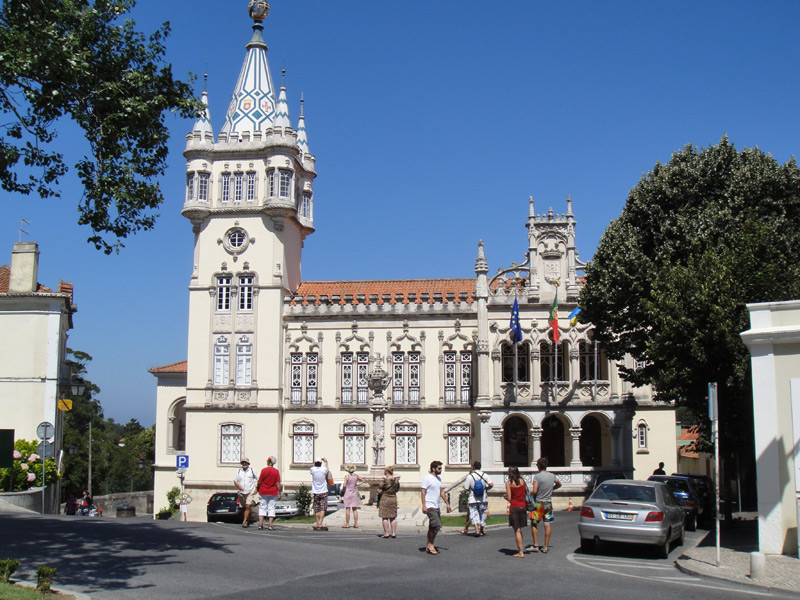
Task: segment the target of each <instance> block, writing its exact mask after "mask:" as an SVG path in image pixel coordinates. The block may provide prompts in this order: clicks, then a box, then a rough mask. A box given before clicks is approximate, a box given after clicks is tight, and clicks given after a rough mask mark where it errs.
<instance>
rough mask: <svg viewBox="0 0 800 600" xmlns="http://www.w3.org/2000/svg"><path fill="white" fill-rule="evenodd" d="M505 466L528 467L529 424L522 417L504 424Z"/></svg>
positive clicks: (529, 461)
mask: <svg viewBox="0 0 800 600" xmlns="http://www.w3.org/2000/svg"><path fill="white" fill-rule="evenodd" d="M503 464H504V465H505V466H507V467H527V466H530V464H531V460H530V458H529V456H528V424H527V423H526V422H525V419H523V418H522V417H511V418H510V419H508V420H507V421H506V422H505V423H504V424H503Z"/></svg>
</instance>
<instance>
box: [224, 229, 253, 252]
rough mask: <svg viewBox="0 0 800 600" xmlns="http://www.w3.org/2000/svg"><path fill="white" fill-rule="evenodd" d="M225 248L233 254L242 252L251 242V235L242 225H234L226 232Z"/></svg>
mask: <svg viewBox="0 0 800 600" xmlns="http://www.w3.org/2000/svg"><path fill="white" fill-rule="evenodd" d="M224 242H225V249H226V250H227V251H228V252H230V253H231V254H240V253H242V252H244V251H245V249H246V248H247V245H248V244H249V243H250V236H248V235H247V232H246V231H245V230H244V229H242V228H241V227H232V228H231V229H229V230H228V231H227V232H226V233H225V240H224Z"/></svg>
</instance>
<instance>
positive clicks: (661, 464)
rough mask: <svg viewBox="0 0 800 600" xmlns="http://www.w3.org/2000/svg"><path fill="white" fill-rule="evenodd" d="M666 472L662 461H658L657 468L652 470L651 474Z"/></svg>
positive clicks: (664, 473) (663, 473)
mask: <svg viewBox="0 0 800 600" xmlns="http://www.w3.org/2000/svg"><path fill="white" fill-rule="evenodd" d="M666 474H667V472H666V471H665V470H664V463H663V462H660V463H658V468H657V469H655V470H654V471H653V475H666Z"/></svg>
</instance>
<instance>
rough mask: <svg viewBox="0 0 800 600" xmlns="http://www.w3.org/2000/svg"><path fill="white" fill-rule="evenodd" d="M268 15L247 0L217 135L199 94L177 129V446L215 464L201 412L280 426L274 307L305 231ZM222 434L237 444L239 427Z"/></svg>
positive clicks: (292, 282) (292, 280) (287, 289)
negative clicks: (196, 113)
mask: <svg viewBox="0 0 800 600" xmlns="http://www.w3.org/2000/svg"><path fill="white" fill-rule="evenodd" d="M268 12H269V5H268V3H267V2H265V1H255V0H254V1H253V2H250V6H249V13H250V16H251V17H252V18H253V21H254V24H253V36H252V38H251V39H250V42H249V43H248V44H247V46H246V55H245V59H244V64H243V65H242V70H241V73H240V74H239V79H238V81H237V83H236V87H235V89H234V92H233V98H232V99H231V103H230V105H229V107H228V112H227V114H226V116H225V124H224V125H223V127H222V129H221V130H220V132H219V135H218V139H217V140H216V141H215V139H214V130H213V128H212V125H211V120H210V115H209V110H208V97H207V94H206V93H205V92H204V93H203V97H202V98H203V102H204V103H205V104H206V110H205V112H204V114H202V115H201V117H200V118H199V119H198V120H197V122H196V123H195V125H194V127H193V129H192V131H191V132H190V133H189V134H188V135H187V136H186V150H185V152H184V156H185V157H186V198H185V202H184V206H183V210H182V214H183V215H184V216H185V217H186V218H187V219H189V220H190V221H191V223H192V229H193V231H194V234H195V238H194V258H193V269H192V275H191V283H190V286H189V292H190V293H189V298H190V300H189V336H188V364H187V381H186V385H187V389H186V400H185V410H186V415H185V419H186V427H185V431H186V439H185V448H186V451H187V452H191V454H192V459H193V461H194V460H195V457H197V459H196V460H197V461H202V462H203V463H204V464H207V465H213V464H217V466H221V463H222V464H224V463H225V462H226V461H225V440H222V445H223V450H222V454H220V453H219V452H218V451H215V444H211V443H207V442H209V440H202V439H194V438H193V434H192V432H200V431H204V430H205V428H204V427H202V426H194V427H193V426H192V424H193V421H197V420H199V419H203V418H209V417H208V415H209V414H210V413H209V410H210V411H212V413H213V418H214V419H215V420H219V419H220V418H223V420H225V421H226V422H229V423H230V429H231V432H236V431H239V432H240V431H241V429H237V428H241V427H242V425H243V423H244V421H245V420H247V422H248V424H250V423H252V424H253V425H255V427H253V431H257V430H259V429H261V427H263V429H261V431H279V424H278V419H279V416H278V406H279V402H280V397H279V392H280V388H281V365H282V364H283V358H284V357H282V356H281V346H282V345H281V344H280V340H281V337H282V307H283V302H284V296H285V295H287V294H289V295H291V294H293V293H294V292H295V291H296V290H297V288H298V287H299V286H300V267H301V250H302V247H303V240H304V238H305V237H306V236H307V235H309V234H311V233H313V231H314V221H313V210H314V197H313V190H312V183H313V180H314V178H315V177H316V173H315V171H314V156H313V155H311V154H310V152H309V149H308V139H307V137H306V131H305V124H304V116H303V109H302V104H301V109H300V117H299V120H298V123H297V127H296V128H293V127H292V125H291V122H290V120H289V107H288V104H287V100H286V88H285V87H283V86H282V87H280V89H277V90H276V88H275V86H274V84H273V79H272V76H271V74H270V70H269V64H268V62H267V45H266V44H265V42H264V39H263V37H262V31H263V21H264V19H265V18H266V16H267V14H268ZM301 102H302V101H301ZM220 411H221V412H220ZM221 413H225V414H221ZM195 425H200V423H195ZM222 435H223V436H224V428H223V434H222ZM230 440H231V441H230V443H231V444H234V445H237V444H238V445H241V444H242V436H241V435H231V436H230ZM250 441H253V440H250ZM248 447H249V448H253V446H252V445H250V444H249V443H248ZM239 450H240V448H234V447H231V448H230V452H231V456H234V455H236V456H238V452H239ZM265 451H266V450H265ZM237 460H238V459H237ZM209 476H212V475H211V474H210V473H209Z"/></svg>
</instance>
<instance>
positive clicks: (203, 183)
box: [197, 173, 211, 202]
mask: <svg viewBox="0 0 800 600" xmlns="http://www.w3.org/2000/svg"><path fill="white" fill-rule="evenodd" d="M210 185H211V173H198V174H197V201H198V202H208V192H209V189H210Z"/></svg>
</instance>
